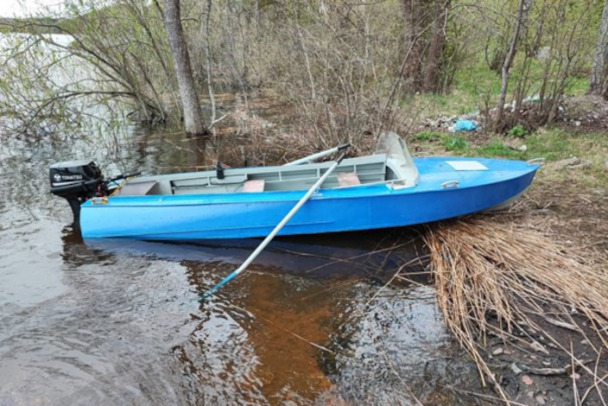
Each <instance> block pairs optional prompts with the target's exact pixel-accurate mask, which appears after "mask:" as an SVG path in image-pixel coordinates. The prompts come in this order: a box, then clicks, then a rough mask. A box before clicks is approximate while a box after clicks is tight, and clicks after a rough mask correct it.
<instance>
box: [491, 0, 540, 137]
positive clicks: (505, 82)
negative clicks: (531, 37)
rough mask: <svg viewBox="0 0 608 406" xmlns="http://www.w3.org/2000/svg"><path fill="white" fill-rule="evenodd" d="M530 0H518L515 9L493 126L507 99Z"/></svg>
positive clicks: (499, 120) (500, 121)
mask: <svg viewBox="0 0 608 406" xmlns="http://www.w3.org/2000/svg"><path fill="white" fill-rule="evenodd" d="M531 2H532V0H519V6H518V9H517V21H516V22H515V29H514V30H513V37H512V38H511V42H510V43H509V50H508V51H507V55H506V57H505V60H504V62H503V64H502V69H501V73H502V84H501V86H500V96H499V98H498V106H497V109H498V113H497V115H496V120H495V122H494V127H495V128H498V127H499V126H500V125H501V123H502V119H503V115H504V110H505V100H506V99H507V89H508V87H509V76H510V73H511V65H512V64H513V60H514V59H515V54H517V46H518V44H519V38H520V34H521V32H522V31H523V30H524V28H525V27H524V25H525V23H526V20H527V17H528V11H529V10H530V3H531Z"/></svg>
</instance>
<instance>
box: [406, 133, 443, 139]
mask: <svg viewBox="0 0 608 406" xmlns="http://www.w3.org/2000/svg"><path fill="white" fill-rule="evenodd" d="M443 137H445V134H443V133H440V132H439V131H421V132H419V133H416V134H414V135H412V137H411V139H412V141H438V140H441V139H443Z"/></svg>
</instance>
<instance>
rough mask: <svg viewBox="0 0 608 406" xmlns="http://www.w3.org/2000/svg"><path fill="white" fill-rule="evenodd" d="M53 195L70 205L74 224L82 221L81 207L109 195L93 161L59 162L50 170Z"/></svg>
mask: <svg viewBox="0 0 608 406" xmlns="http://www.w3.org/2000/svg"><path fill="white" fill-rule="evenodd" d="M49 177H50V181H51V193H52V194H54V195H56V196H59V197H63V198H64V199H66V200H67V201H68V203H70V207H71V208H72V213H73V214H74V223H75V224H78V222H79V219H80V205H81V204H82V203H83V202H85V201H86V200H88V199H90V198H91V197H96V196H103V195H105V194H106V193H107V191H106V190H105V182H104V178H103V174H102V173H101V170H100V169H99V167H97V165H96V164H95V162H93V161H90V162H88V161H66V162H58V163H56V164H53V165H51V167H50V168H49Z"/></svg>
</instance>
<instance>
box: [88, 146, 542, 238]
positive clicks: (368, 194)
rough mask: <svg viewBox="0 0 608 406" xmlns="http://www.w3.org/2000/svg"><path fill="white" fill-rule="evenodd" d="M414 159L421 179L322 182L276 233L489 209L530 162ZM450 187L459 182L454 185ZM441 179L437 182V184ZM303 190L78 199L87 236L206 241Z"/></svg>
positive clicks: (258, 222)
mask: <svg viewBox="0 0 608 406" xmlns="http://www.w3.org/2000/svg"><path fill="white" fill-rule="evenodd" d="M458 160H462V161H463V162H464V161H467V162H470V161H471V158H469V159H458V158H451V157H450V158H418V159H416V165H417V166H418V169H419V171H420V183H419V184H418V185H417V186H415V187H410V188H399V187H398V186H393V185H391V184H390V183H382V184H375V185H361V186H355V187H346V188H336V189H322V190H319V191H318V192H317V193H316V194H315V195H313V197H312V198H311V199H310V200H309V201H308V202H307V203H306V204H305V205H304V206H303V207H302V208H301V209H300V210H299V211H298V213H297V214H296V215H295V216H294V217H293V218H292V219H291V220H290V221H289V222H288V223H287V225H286V226H285V227H284V228H283V229H282V230H281V231H280V233H279V235H299V234H318V233H334V232H345V231H358V230H368V229H377V228H388V227H402V226H410V225H416V224H422V223H430V222H433V221H438V220H444V219H448V218H453V217H458V216H462V215H466V214H470V213H474V212H478V211H482V210H485V209H489V208H492V207H495V206H498V205H501V204H502V203H504V202H506V201H509V200H510V199H512V198H513V197H515V196H518V195H520V194H521V193H523V192H524V190H525V189H526V188H527V187H528V186H529V185H530V184H531V182H532V180H533V178H534V175H535V172H536V170H537V169H538V166H536V165H528V164H526V163H525V162H521V161H506V160H492V159H479V158H475V161H476V162H479V163H481V164H482V165H484V166H485V167H486V168H487V170H483V171H475V170H465V171H457V170H454V169H453V168H452V167H451V166H450V165H448V164H447V161H450V162H454V161H458ZM446 182H448V183H447V186H453V185H454V184H455V182H458V187H445V186H446ZM442 185H443V186H442ZM304 193H305V191H304V190H302V191H274V192H259V193H232V194H213V195H180V196H177V195H162V196H158V195H157V196H116V197H109V198H108V199H107V202H101V203H99V202H98V203H97V204H95V202H94V201H89V202H86V203H85V204H83V205H82V211H81V230H82V234H83V237H84V238H85V239H93V238H129V239H141V240H165V241H171V240H207V239H224V238H252V237H264V236H266V235H268V234H269V233H270V232H271V230H272V229H273V228H274V227H275V226H276V224H278V223H279V222H280V221H281V219H282V218H283V217H284V216H285V215H286V214H287V213H288V212H289V210H290V209H291V208H292V207H293V206H294V205H295V204H296V203H297V201H298V200H299V199H300V198H301V197H302V196H303V195H304Z"/></svg>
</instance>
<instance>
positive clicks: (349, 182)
mask: <svg viewBox="0 0 608 406" xmlns="http://www.w3.org/2000/svg"><path fill="white" fill-rule="evenodd" d="M336 176H337V178H338V185H340V186H356V185H360V184H361V181H360V180H359V177H358V176H357V174H356V173H354V172H339V173H337V174H336Z"/></svg>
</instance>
